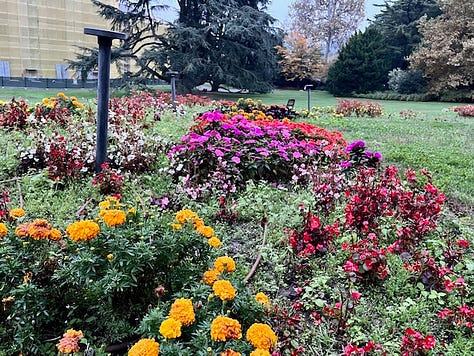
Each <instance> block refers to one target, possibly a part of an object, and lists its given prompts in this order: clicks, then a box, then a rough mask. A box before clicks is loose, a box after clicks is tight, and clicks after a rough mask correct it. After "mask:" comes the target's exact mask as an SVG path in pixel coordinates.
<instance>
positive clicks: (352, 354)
mask: <svg viewBox="0 0 474 356" xmlns="http://www.w3.org/2000/svg"><path fill="white" fill-rule="evenodd" d="M357 355H360V356H369V355H387V351H385V350H384V349H383V347H382V346H381V345H380V344H376V343H375V342H373V341H368V342H366V344H365V345H364V346H358V345H353V344H348V345H346V347H344V356H357Z"/></svg>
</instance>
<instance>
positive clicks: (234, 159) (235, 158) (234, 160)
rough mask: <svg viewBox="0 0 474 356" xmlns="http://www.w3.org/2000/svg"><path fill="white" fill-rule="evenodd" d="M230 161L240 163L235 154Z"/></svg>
mask: <svg viewBox="0 0 474 356" xmlns="http://www.w3.org/2000/svg"><path fill="white" fill-rule="evenodd" d="M231 160H232V162H234V163H236V164H239V163H240V158H239V157H237V156H234V157H232V158H231Z"/></svg>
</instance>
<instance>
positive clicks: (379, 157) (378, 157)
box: [374, 152, 382, 161]
mask: <svg viewBox="0 0 474 356" xmlns="http://www.w3.org/2000/svg"><path fill="white" fill-rule="evenodd" d="M374 157H375V158H377V159H378V160H379V161H381V160H382V155H381V154H380V153H379V152H375V153H374Z"/></svg>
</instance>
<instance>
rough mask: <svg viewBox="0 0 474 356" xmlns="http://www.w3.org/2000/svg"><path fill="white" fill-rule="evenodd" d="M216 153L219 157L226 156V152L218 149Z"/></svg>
mask: <svg viewBox="0 0 474 356" xmlns="http://www.w3.org/2000/svg"><path fill="white" fill-rule="evenodd" d="M214 153H215V154H216V156H217V157H223V156H224V152H222V151H221V150H220V149H218V148H217V149H216V150H215V151H214Z"/></svg>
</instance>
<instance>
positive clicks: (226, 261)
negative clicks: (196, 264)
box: [214, 256, 235, 273]
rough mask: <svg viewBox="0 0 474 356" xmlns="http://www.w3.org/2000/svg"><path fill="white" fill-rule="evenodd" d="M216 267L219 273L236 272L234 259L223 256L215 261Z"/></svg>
mask: <svg viewBox="0 0 474 356" xmlns="http://www.w3.org/2000/svg"><path fill="white" fill-rule="evenodd" d="M214 267H215V268H216V269H217V270H218V271H219V272H221V273H222V272H234V271H235V262H234V260H233V259H232V257H228V256H221V257H218V258H217V259H216V260H215V261H214Z"/></svg>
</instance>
